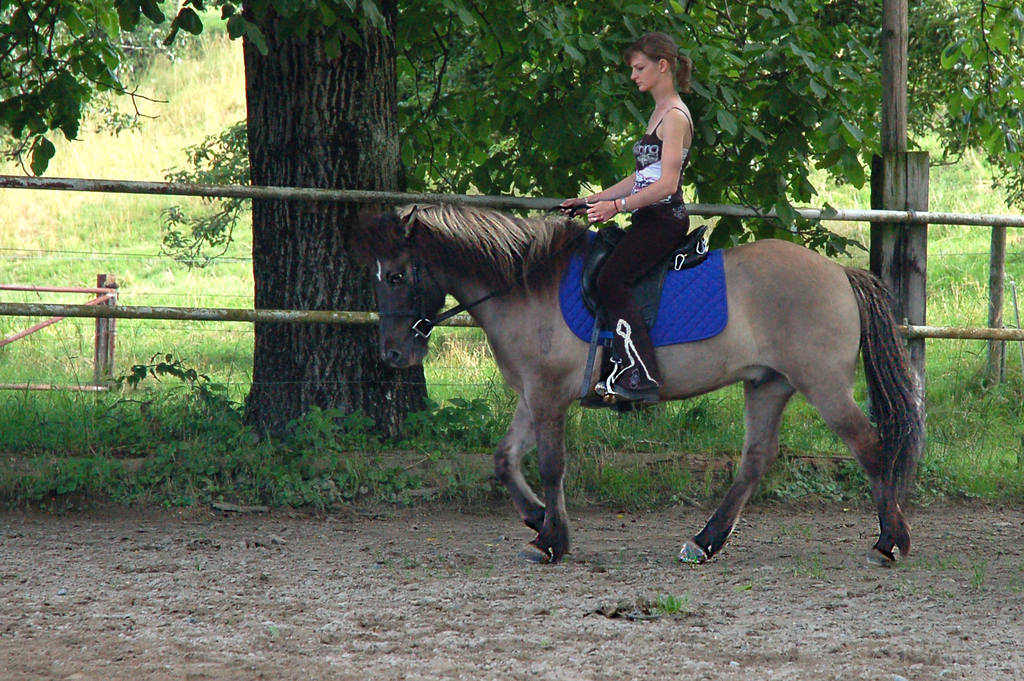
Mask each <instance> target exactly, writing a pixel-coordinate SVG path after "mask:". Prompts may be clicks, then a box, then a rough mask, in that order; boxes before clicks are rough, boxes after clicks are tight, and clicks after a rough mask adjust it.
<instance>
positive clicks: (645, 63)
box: [629, 52, 664, 92]
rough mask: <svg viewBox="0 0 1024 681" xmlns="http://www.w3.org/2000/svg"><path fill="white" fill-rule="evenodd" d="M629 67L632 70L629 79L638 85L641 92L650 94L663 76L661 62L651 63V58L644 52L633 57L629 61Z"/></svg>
mask: <svg viewBox="0 0 1024 681" xmlns="http://www.w3.org/2000/svg"><path fill="white" fill-rule="evenodd" d="M661 61H664V60H661ZM629 67H630V69H632V73H631V74H630V76H629V77H630V79H631V80H632V81H633V82H634V83H636V86H637V88H638V89H639V90H640V92H648V91H649V90H650V89H651V88H652V87H653V86H654V84H655V83H656V82H657V81H658V79H659V78H661V76H662V70H661V69H660V68H659V62H655V61H651V59H650V57H648V56H647V55H646V54H644V53H643V52H637V53H636V54H635V55H633V58H632V59H630V60H629Z"/></svg>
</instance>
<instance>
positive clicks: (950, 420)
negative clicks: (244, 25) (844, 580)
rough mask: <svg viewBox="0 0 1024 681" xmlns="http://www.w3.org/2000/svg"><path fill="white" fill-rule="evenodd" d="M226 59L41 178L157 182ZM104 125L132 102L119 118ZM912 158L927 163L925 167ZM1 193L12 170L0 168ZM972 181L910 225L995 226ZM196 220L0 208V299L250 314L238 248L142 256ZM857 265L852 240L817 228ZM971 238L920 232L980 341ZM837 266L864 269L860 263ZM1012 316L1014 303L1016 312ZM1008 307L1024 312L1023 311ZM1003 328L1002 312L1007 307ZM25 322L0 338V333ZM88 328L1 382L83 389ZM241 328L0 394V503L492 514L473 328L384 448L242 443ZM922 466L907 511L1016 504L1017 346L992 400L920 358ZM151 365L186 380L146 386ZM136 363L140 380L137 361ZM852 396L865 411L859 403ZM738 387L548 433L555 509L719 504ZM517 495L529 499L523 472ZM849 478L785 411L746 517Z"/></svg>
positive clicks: (935, 270)
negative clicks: (946, 503)
mask: <svg viewBox="0 0 1024 681" xmlns="http://www.w3.org/2000/svg"><path fill="white" fill-rule="evenodd" d="M241 57H242V55H241V45H240V44H239V43H235V42H231V41H228V40H227V39H226V37H225V36H224V35H223V33H222V32H218V31H216V30H214V31H211V32H210V33H209V34H207V35H206V36H204V37H202V38H201V39H200V40H197V41H196V42H195V43H194V44H193V45H192V47H190V48H189V49H187V50H184V51H183V52H182V53H181V55H180V59H178V60H177V61H176V62H175V63H172V62H171V61H169V60H167V59H165V58H162V57H157V58H154V59H153V63H152V65H151V66H150V67H149V69H148V70H147V71H146V74H145V77H144V79H142V80H140V81H139V83H138V84H139V86H140V88H141V90H140V91H141V92H142V93H143V94H145V95H147V96H149V97H151V98H153V99H156V100H166V101H167V102H168V103H167V104H160V103H155V102H142V103H141V106H142V109H143V113H145V114H147V115H150V116H155V118H152V119H145V120H143V121H142V122H141V124H140V125H139V126H138V128H137V129H131V130H125V131H122V132H120V133H119V134H113V133H110V132H107V131H100V130H96V129H95V128H96V126H90V125H86V126H84V127H83V132H82V140H80V141H77V142H75V143H73V144H69V143H61V145H60V149H59V151H58V155H57V157H56V158H55V159H54V160H53V162H52V164H51V169H50V171H49V173H48V174H49V175H51V176H70V177H108V178H122V179H133V180H162V179H163V178H164V176H165V173H166V171H168V170H171V169H174V168H181V167H183V166H184V163H185V158H186V157H185V153H184V151H183V150H184V149H186V148H188V147H190V146H193V145H195V144H197V143H200V142H202V141H203V139H204V138H206V137H207V136H209V135H215V134H218V133H220V132H221V131H222V130H223V129H224V128H226V127H227V126H229V125H231V124H233V123H235V122H236V121H238V120H241V119H242V118H244V115H245V103H244V80H243V79H244V68H243V66H242V58H241ZM118 105H119V106H121V107H122V112H123V113H131V112H132V109H131V104H130V103H129V102H127V101H122V102H119V103H118ZM930 143H931V142H930V141H929V140H924V142H923V146H924V147H925V148H926V149H930V151H932V153H933V157H935V158H937V157H938V156H939V154H938V150H937V149H935V148H929V144H930ZM3 170H4V172H17V170H16V169H14V168H10V167H8V168H4V169H3ZM988 172H989V170H988V169H987V168H986V167H985V165H984V164H983V162H982V160H981V159H980V157H979V156H977V155H974V154H968V155H966V156H965V157H964V158H962V159H960V161H959V162H958V163H956V164H955V165H946V166H936V167H934V168H933V169H932V173H931V196H930V209H931V210H934V211H949V212H981V213H1004V212H1007V210H1006V208H1005V206H1004V205H1003V199H1002V197H1001V196H1000V195H999V193H998V192H996V191H995V190H993V189H992V187H991V182H990V181H989V179H988ZM815 181H816V182H817V183H818V184H819V185H820V186H821V187H822V191H821V195H820V196H819V197H818V200H816V202H815V203H816V204H817V205H824V204H826V203H828V204H831V205H833V206H836V207H840V208H867V207H868V206H869V203H870V199H869V196H868V190H867V188H866V187H865V188H859V189H858V188H855V187H851V186H842V187H833V186H829V185H828V183H827V182H826V181H825V177H824V175H823V174H821V175H817V176H815ZM171 205H185V206H186V207H187V208H188V209H189V210H198V211H202V210H209V207H208V206H205V205H204V204H203V202H202V201H200V200H198V199H179V198H175V199H167V198H161V197H147V196H126V195H114V194H84V193H68V192H35V191H22V190H6V191H3V192H0V283H26V284H35V285H65V286H67V285H79V286H85V285H91V284H93V283H94V282H95V280H96V275H97V274H98V273H110V274H113V275H115V276H116V277H117V280H118V282H119V285H120V302H121V304H124V305H171V306H194V307H251V305H252V290H253V284H252V272H251V259H250V252H251V238H250V230H249V226H248V224H246V223H243V224H242V225H241V226H240V227H239V228H238V230H236V232H235V237H236V241H235V242H234V243H233V244H232V245H231V247H230V249H229V250H228V252H227V254H226V256H225V257H224V258H223V259H221V260H219V261H216V262H215V263H214V264H211V265H210V266H209V267H205V268H193V269H189V268H187V267H185V266H183V265H181V264H178V263H175V262H173V261H172V260H170V259H169V258H167V257H165V256H162V255H161V254H160V244H161V241H162V236H163V232H162V230H163V224H164V223H163V218H162V216H161V214H162V212H163V211H164V210H165V209H167V208H168V207H169V206H171ZM831 226H832V227H833V228H835V229H837V230H838V231H840V232H841V233H842V234H843V235H844V236H848V237H851V238H856V239H859V240H860V241H861V242H862V243H864V244H867V242H868V234H869V228H868V226H867V225H865V224H838V225H836V224H834V223H832V225H831ZM989 240H990V230H988V229H986V228H982V227H942V226H935V227H932V228H931V229H930V232H929V285H928V286H929V289H928V295H929V299H928V310H929V311H928V317H929V321H930V323H932V324H936V325H948V326H982V325H984V324H985V322H986V319H987V281H988V249H989ZM1007 249H1008V257H1007V274H1008V277H1009V278H1011V279H1013V280H1014V281H1016V282H1018V284H1020V283H1022V282H1024V231H1022V230H1010V234H1009V238H1008V246H1007ZM844 264H852V265H858V266H866V264H867V254H866V253H854V254H853V255H852V256H851V257H850V258H848V259H846V260H844ZM1020 293H1021V297H1022V298H1024V291H1021V292H1020ZM0 295H2V299H3V300H4V301H44V302H45V301H52V302H58V301H59V302H85V300H86V299H87V298H88V296H80V295H71V294H42V293H13V292H3V293H2V294H0ZM1021 302H1022V303H1024V300H1022V301H1021ZM1004 318H1005V319H1006V320H1008V322H1010V323H1011V324H1012V323H1013V320H1014V310H1013V308H1012V302H1011V299H1010V297H1009V296H1007V303H1006V308H1005V309H1004ZM34 321H36V320H27V319H21V318H11V317H7V318H0V334H2V335H8V334H11V333H14V332H16V331H18V330H20V329H23V328H25V327H27V326H28V325H30V324H31V323H33V322H34ZM92 342H93V322H92V321H90V320H75V319H67V320H64V321H62V322H59V323H57V324H55V325H53V326H51V327H49V328H47V329H45V330H43V331H41V332H39V333H37V334H34V335H32V336H30V337H28V338H26V339H24V340H22V341H18V342H16V343H14V344H11V345H8V346H6V347H3V348H0V383H6V384H24V383H30V384H53V385H82V384H86V383H88V382H89V381H91V379H92ZM252 345H253V338H252V327H251V326H250V325H246V324H230V323H187V322H157V321H137V320H119V321H118V323H117V367H118V368H117V373H120V374H122V375H124V376H126V377H127V376H131V375H133V373H132V372H133V370H134V369H133V367H145V368H146V369H145V377H144V378H143V379H140V381H139V382H138V385H137V386H136V387H134V388H133V387H131V385H130V384H128V383H127V382H126V383H125V384H124V385H123V386H122V387H121V388H120V389H118V390H115V391H113V392H110V393H107V394H83V393H68V392H35V391H33V392H28V391H2V392H0V495H3V496H4V497H5V498H7V499H8V500H9V501H10V502H11V503H20V502H24V501H31V502H33V503H44V504H45V503H55V501H54V500H59V499H60V498H61V497H62V496H67V495H75V494H87V495H92V494H102V495H105V496H108V497H111V498H113V499H115V500H118V501H121V502H124V503H160V504H167V505H178V504H195V503H208V502H211V501H218V500H227V501H239V502H245V503H259V504H275V505H279V504H289V505H308V506H314V507H330V506H332V505H336V504H348V503H364V502H371V501H372V502H375V503H377V502H388V503H414V502H416V501H417V500H419V499H423V498H435V497H436V498H446V499H456V500H460V501H473V500H479V499H482V498H490V496H491V495H493V494H495V493H496V490H495V489H494V482H493V480H492V478H491V473H490V470H491V463H490V456H491V451H492V450H493V447H494V445H495V444H496V443H497V442H498V440H499V439H500V438H501V437H502V435H503V434H504V429H505V428H506V427H507V424H508V422H509V421H510V419H511V416H512V413H513V412H514V409H515V402H516V399H515V396H514V395H513V394H512V392H511V391H510V390H509V389H508V388H507V387H506V386H505V384H504V382H503V381H502V379H501V377H500V375H499V373H498V371H497V368H496V367H495V364H494V361H493V359H492V358H491V355H490V351H489V349H488V347H487V344H486V341H485V339H484V338H483V335H482V333H481V332H480V331H479V330H478V329H455V328H442V329H438V330H437V331H436V333H435V334H434V337H433V339H432V341H431V354H430V356H429V357H428V360H427V362H426V365H425V370H426V375H427V381H428V385H429V392H430V397H431V399H432V401H433V404H432V406H431V408H430V409H429V410H428V411H427V412H424V413H423V414H417V415H414V416H413V417H411V418H410V420H409V422H408V424H407V427H406V434H405V438H404V439H403V440H402V441H400V442H381V441H380V440H379V439H378V438H377V437H376V436H375V435H374V434H373V433H372V432H371V431H370V430H369V429H368V427H367V423H368V422H367V421H366V419H364V418H362V417H361V416H359V415H344V414H339V413H336V412H332V411H325V412H316V411H314V412H313V413H311V414H310V415H309V416H308V417H307V418H306V419H303V420H302V421H300V422H297V423H296V424H294V435H293V436H292V437H291V438H289V439H284V440H275V441H265V440H258V439H257V438H255V437H254V436H253V434H252V433H250V432H249V431H248V430H247V429H246V428H245V427H244V425H243V424H242V423H241V419H240V417H239V414H240V411H241V404H242V403H243V400H244V398H245V395H246V393H247V392H248V389H249V385H250V379H251V376H250V374H251V360H252ZM927 352H928V372H929V373H928V393H927V409H928V424H927V431H928V445H927V452H926V456H925V460H924V462H923V464H922V467H921V471H920V476H919V494H922V495H952V496H967V497H981V498H987V499H1019V498H1020V497H1021V495H1022V494H1024V465H1022V459H1024V425H1022V424H1024V418H1022V416H1024V415H1022V413H1021V412H1022V406H1021V405H1022V402H1024V398H1022V396H1024V379H1022V369H1021V367H1020V360H1019V353H1018V352H1017V346H1016V345H1011V346H1009V347H1008V348H1007V353H1006V354H1007V382H1006V383H1004V384H1000V385H995V386H990V385H986V384H985V380H984V378H985V376H984V372H985V366H986V357H985V353H986V344H985V343H984V342H980V341H929V342H928V350H927ZM166 354H170V355H171V356H172V358H173V359H172V362H177V363H178V364H177V366H178V367H179V368H181V369H182V370H185V371H191V372H193V373H194V378H190V377H191V376H192V374H188V375H187V376H179V375H175V374H173V373H159V372H155V364H156V363H158V362H159V360H160V358H161V357H163V356H164V355H166ZM154 358H155V359H154ZM855 397H856V399H857V400H859V401H860V402H861V403H863V402H864V401H865V399H866V395H865V390H864V386H863V384H859V385H858V386H857V388H856V393H855ZM742 400H743V398H742V389H741V388H740V387H738V386H734V387H731V388H727V389H725V390H722V391H719V392H717V393H715V394H712V395H706V396H704V397H700V398H697V399H694V400H690V401H687V402H681V403H675V404H670V405H663V406H659V407H655V408H651V409H646V410H642V411H640V412H637V413H634V414H629V415H623V416H620V415H616V414H613V413H611V412H607V411H590V410H583V409H578V408H574V409H572V410H571V411H570V414H569V421H568V424H567V442H566V446H567V452H568V455H567V463H568V471H569V479H568V481H567V494H568V495H569V497H570V499H571V500H572V501H573V502H574V503H587V502H593V503H602V504H608V505H612V506H619V507H624V508H635V507H645V506H651V505H661V504H672V503H680V502H692V501H694V500H696V501H700V502H703V501H704V500H706V499H709V498H714V497H717V496H718V495H720V494H721V493H722V491H723V490H724V488H725V487H726V486H727V485H728V484H729V482H730V481H731V475H732V471H734V470H735V466H736V465H737V463H738V460H739V453H740V451H741V449H742V446H743V437H744V433H743V404H742ZM524 465H525V468H526V473H527V477H528V478H529V479H530V480H531V481H532V482H533V483H534V484H537V483H539V480H538V475H537V463H536V457H535V455H532V454H531V455H530V456H528V457H527V458H526V460H525V464H524ZM867 493H868V490H867V485H866V482H865V481H864V477H863V473H862V472H861V471H860V469H859V467H858V466H857V465H856V464H855V463H854V462H852V461H851V460H850V459H849V452H847V450H846V448H845V447H844V445H843V444H842V443H841V442H840V441H839V440H838V438H836V437H835V436H834V435H833V434H832V433H831V432H830V431H829V430H828V429H827V428H826V427H825V426H824V424H823V423H822V421H821V419H820V418H819V417H818V416H817V414H816V413H815V412H814V410H813V409H812V408H811V407H810V406H809V405H808V404H807V403H806V401H804V400H803V399H801V398H799V397H798V398H796V399H794V400H793V402H792V404H791V405H790V407H789V409H788V410H787V412H786V415H785V418H784V423H783V430H782V452H781V455H780V459H779V463H778V464H776V465H775V466H774V467H773V468H772V469H771V470H770V471H769V474H768V476H767V478H766V480H765V481H764V483H763V484H762V485H761V488H760V490H759V492H758V496H757V500H760V501H773V500H790V499H795V498H804V497H812V498H823V499H830V500H846V499H857V498H865V497H866V495H867Z"/></svg>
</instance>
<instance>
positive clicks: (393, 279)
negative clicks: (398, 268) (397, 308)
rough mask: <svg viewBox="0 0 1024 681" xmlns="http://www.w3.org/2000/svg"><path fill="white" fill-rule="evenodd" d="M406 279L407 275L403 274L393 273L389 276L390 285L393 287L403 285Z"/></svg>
mask: <svg viewBox="0 0 1024 681" xmlns="http://www.w3.org/2000/svg"><path fill="white" fill-rule="evenodd" d="M404 279H405V275H404V274H402V273H401V272H391V273H389V274H388V283H389V284H391V285H392V286H399V285H401V283H402V281H403V280H404Z"/></svg>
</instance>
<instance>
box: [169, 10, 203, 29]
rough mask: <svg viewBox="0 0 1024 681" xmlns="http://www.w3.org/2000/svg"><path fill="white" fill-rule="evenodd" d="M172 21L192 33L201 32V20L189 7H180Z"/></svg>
mask: <svg viewBox="0 0 1024 681" xmlns="http://www.w3.org/2000/svg"><path fill="white" fill-rule="evenodd" d="M174 22H175V23H176V24H177V25H178V26H180V27H181V28H183V29H185V30H186V31H188V32H189V33H191V34H192V35H199V34H200V33H202V32H203V20H202V19H200V18H199V15H198V14H196V11H195V10H194V9H192V8H191V7H182V8H181V11H179V12H178V16H177V17H176V18H175V19H174Z"/></svg>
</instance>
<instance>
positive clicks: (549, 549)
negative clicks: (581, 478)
mask: <svg viewBox="0 0 1024 681" xmlns="http://www.w3.org/2000/svg"><path fill="white" fill-rule="evenodd" d="M565 411H566V410H565V408H564V407H562V408H560V409H554V408H552V409H549V410H543V411H542V410H537V411H535V413H534V419H535V424H536V425H535V429H536V437H537V458H538V459H539V461H540V479H541V482H542V483H543V485H544V522H543V524H542V525H541V527H540V528H539V529H538V530H537V537H536V538H535V539H534V540H533V541H532V542H530V547H532V548H535V549H537V551H539V555H536V554H537V552H536V551H532V549H531V548H528V551H527V552H525V553H524V556H525V557H526V558H527V559H531V560H537V561H538V562H542V563H549V562H550V563H557V562H558V561H560V560H561V559H562V557H563V556H565V554H567V553H568V552H569V517H568V515H567V514H566V512H565V491H564V487H563V481H564V479H565Z"/></svg>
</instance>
